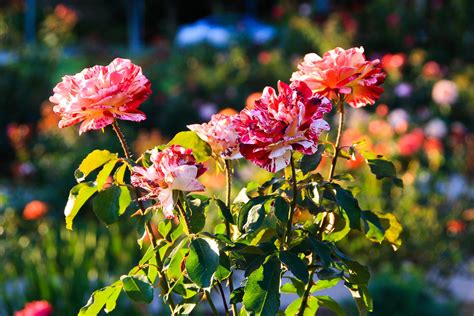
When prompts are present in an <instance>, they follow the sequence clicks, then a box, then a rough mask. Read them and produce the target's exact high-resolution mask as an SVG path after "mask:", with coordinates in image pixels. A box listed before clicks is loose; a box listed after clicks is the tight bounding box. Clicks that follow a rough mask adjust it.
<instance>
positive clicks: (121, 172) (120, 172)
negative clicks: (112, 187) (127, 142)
mask: <svg viewBox="0 0 474 316" xmlns="http://www.w3.org/2000/svg"><path fill="white" fill-rule="evenodd" d="M127 167H128V166H127V164H126V163H124V164H122V165H121V166H120V167H118V168H117V170H115V173H114V180H115V182H117V183H118V184H120V185H124V184H125V182H124V179H125V172H126V171H127Z"/></svg>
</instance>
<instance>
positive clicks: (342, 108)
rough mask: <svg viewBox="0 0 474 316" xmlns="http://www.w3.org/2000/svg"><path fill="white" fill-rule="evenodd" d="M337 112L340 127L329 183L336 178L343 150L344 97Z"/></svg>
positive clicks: (341, 98)
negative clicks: (338, 161)
mask: <svg viewBox="0 0 474 316" xmlns="http://www.w3.org/2000/svg"><path fill="white" fill-rule="evenodd" d="M337 110H338V111H339V126H338V128H337V138H336V148H335V149H334V156H333V157H332V162H331V168H330V169H329V178H328V181H329V182H331V181H332V178H333V177H334V172H335V171H336V164H337V157H338V155H339V151H340V150H341V147H340V145H341V138H342V129H343V127H344V99H343V97H340V98H339V101H338V102H337Z"/></svg>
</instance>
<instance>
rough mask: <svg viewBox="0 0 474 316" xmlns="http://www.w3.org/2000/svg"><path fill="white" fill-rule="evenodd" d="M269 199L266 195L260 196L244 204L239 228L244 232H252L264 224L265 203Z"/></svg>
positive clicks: (239, 219) (240, 214)
mask: <svg viewBox="0 0 474 316" xmlns="http://www.w3.org/2000/svg"><path fill="white" fill-rule="evenodd" d="M267 200H268V197H266V196H258V197H256V198H253V199H250V200H249V201H248V202H247V203H245V205H244V206H242V208H241V209H240V212H239V218H238V228H239V230H240V231H241V232H242V233H251V232H253V231H255V230H257V229H258V228H259V227H260V226H261V225H262V223H263V219H264V218H265V208H264V204H265V202H266V201H267Z"/></svg>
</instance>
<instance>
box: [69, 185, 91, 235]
mask: <svg viewBox="0 0 474 316" xmlns="http://www.w3.org/2000/svg"><path fill="white" fill-rule="evenodd" d="M96 191H97V187H96V186H95V184H94V183H93V182H83V183H79V184H77V185H75V186H74V187H73V188H72V189H71V191H70V192H69V198H68V200H67V203H66V207H65V208H64V215H65V216H66V228H67V229H70V230H72V222H73V220H74V217H76V215H77V213H78V212H79V210H80V209H81V207H82V206H83V205H84V203H86V202H87V200H89V199H90V197H91V196H92V195H93V194H94V193H95V192H96Z"/></svg>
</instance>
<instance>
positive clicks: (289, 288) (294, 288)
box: [280, 278, 305, 296]
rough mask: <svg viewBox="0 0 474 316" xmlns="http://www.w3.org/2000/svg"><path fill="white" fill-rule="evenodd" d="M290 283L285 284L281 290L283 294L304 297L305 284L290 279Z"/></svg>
mask: <svg viewBox="0 0 474 316" xmlns="http://www.w3.org/2000/svg"><path fill="white" fill-rule="evenodd" d="M288 279H289V280H290V282H287V283H285V284H283V285H282V286H281V288H280V290H281V291H282V292H283V293H296V294H298V296H303V293H304V290H305V284H304V283H303V282H301V281H300V280H298V279H296V278H288Z"/></svg>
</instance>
